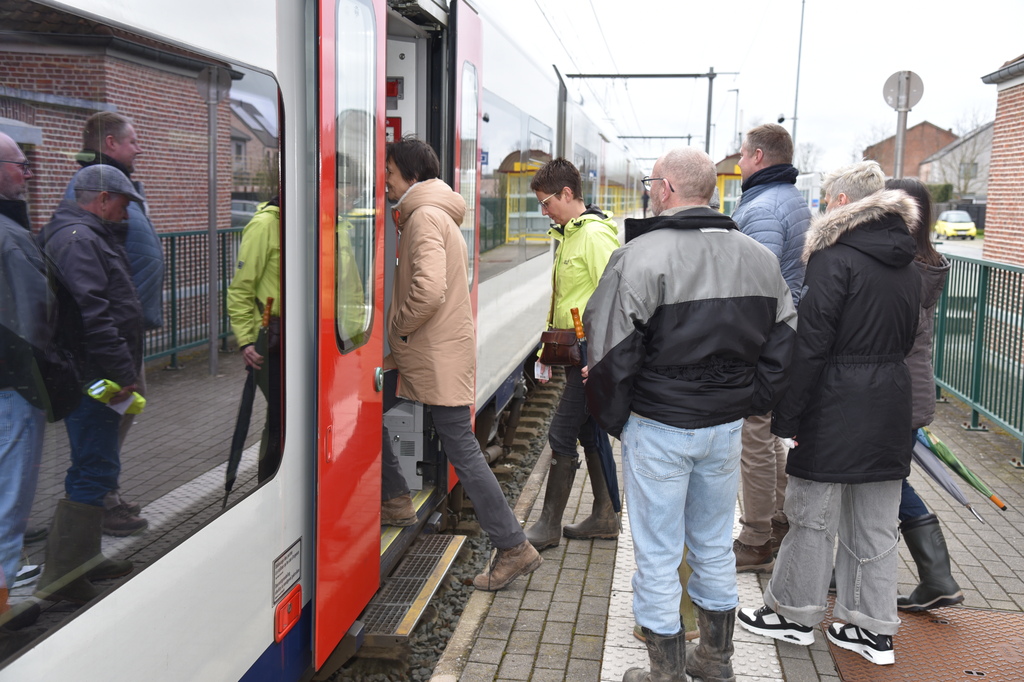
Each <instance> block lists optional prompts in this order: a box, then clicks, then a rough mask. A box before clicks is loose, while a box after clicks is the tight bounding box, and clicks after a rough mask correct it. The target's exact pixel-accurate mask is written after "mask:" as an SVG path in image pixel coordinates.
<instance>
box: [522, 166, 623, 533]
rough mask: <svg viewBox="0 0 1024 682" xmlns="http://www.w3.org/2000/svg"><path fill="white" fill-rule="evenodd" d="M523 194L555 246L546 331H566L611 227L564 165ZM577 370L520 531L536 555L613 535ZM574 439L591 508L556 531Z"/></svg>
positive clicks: (600, 265)
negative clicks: (537, 504)
mask: <svg viewBox="0 0 1024 682" xmlns="http://www.w3.org/2000/svg"><path fill="white" fill-rule="evenodd" d="M530 189H532V190H533V191H534V193H535V194H536V195H537V202H538V203H539V204H540V211H541V213H543V214H544V215H546V216H548V217H549V218H550V219H551V221H552V222H553V223H555V225H554V227H552V228H551V230H550V231H549V232H548V235H550V236H551V238H552V239H554V240H555V241H556V243H557V244H558V246H557V248H556V249H555V262H554V265H553V266H552V269H553V272H552V273H551V286H552V292H551V307H550V309H549V310H548V328H549V329H572V328H573V320H572V315H571V313H570V312H569V311H570V310H572V309H573V308H578V309H579V312H580V315H582V314H583V313H584V311H585V310H586V307H587V301H588V300H590V295H591V294H592V293H594V289H596V288H597V282H598V281H599V280H600V279H601V275H602V274H603V273H604V267H605V265H607V264H608V258H609V257H611V255H612V252H613V251H614V250H615V249H617V248H619V228H618V226H616V225H615V223H613V222H612V221H611V219H610V217H609V216H608V215H606V214H605V213H603V212H601V209H599V208H598V207H597V206H587V204H586V202H584V200H583V180H582V178H581V177H580V172H579V171H578V170H577V169H576V166H574V165H572V164H571V163H570V162H569V161H567V160H566V159H561V158H559V159H554V160H552V161H549V162H547V163H546V164H544V165H543V166H541V168H540V169H539V170H538V171H537V174H536V175H535V176H534V177H533V180H532V181H531V182H530ZM537 364H538V365H539V366H540V367H541V370H542V371H541V375H543V367H544V366H543V365H541V363H540V360H537ZM581 370H582V368H581V367H577V366H572V365H567V366H566V367H565V388H564V389H563V390H562V397H561V400H559V402H558V407H557V408H556V409H555V415H554V417H552V418H551V426H550V428H549V429H548V443H549V444H550V446H551V467H550V469H549V471H548V481H547V487H546V489H545V491H544V506H543V508H542V511H541V515H540V518H539V519H538V520H537V521H536V523H534V524H533V525H532V526H531V527H530V528H528V529H527V530H526V537H527V539H528V540H529V541H530V543H531V544H532V545H533V546H534V547H536V548H537V549H539V550H540V549H546V548H548V547H556V546H558V544H559V542H561V539H562V535H565V537H567V538H577V539H581V538H616V537H618V535H619V517H618V515H617V514H616V513H615V508H614V506H613V505H612V499H611V496H610V495H609V494H608V484H607V482H606V481H605V478H604V473H603V470H602V469H601V455H600V452H599V450H598V440H597V439H598V438H604V439H605V440H607V438H608V436H607V435H606V434H604V433H600V434H599V433H597V430H596V429H595V428H594V424H593V422H592V421H591V420H590V413H589V411H588V410H587V401H586V397H585V396H584V394H583V376H582V374H581ZM577 441H579V442H580V443H582V444H583V453H584V456H585V457H586V459H587V473H588V474H589V475H590V486H591V489H592V490H593V493H594V505H593V507H592V508H591V513H590V516H588V517H587V518H586V519H584V520H583V521H582V522H580V523H576V524H570V525H567V526H565V527H564V528H563V527H562V513H563V512H564V511H565V506H566V504H567V503H568V500H569V493H570V492H571V491H572V484H573V481H574V480H575V478H576V470H577V469H579V468H580V459H579V454H578V451H577V449H576V442H577Z"/></svg>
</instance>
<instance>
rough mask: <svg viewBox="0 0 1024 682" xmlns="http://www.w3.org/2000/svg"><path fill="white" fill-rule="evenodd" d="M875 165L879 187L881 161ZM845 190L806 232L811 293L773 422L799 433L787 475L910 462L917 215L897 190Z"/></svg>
mask: <svg viewBox="0 0 1024 682" xmlns="http://www.w3.org/2000/svg"><path fill="white" fill-rule="evenodd" d="M859 165H861V164H858V166H859ZM875 165H876V166H877V164H875ZM878 174H879V185H880V186H881V183H882V182H883V181H884V180H882V179H881V177H880V176H881V169H879V171H878ZM826 196H828V194H827V193H826ZM847 196H848V195H847V194H846V193H845V192H833V193H832V194H831V196H828V198H829V199H830V200H831V202H830V203H829V206H828V209H829V210H828V211H827V212H826V213H822V214H819V215H818V216H816V217H815V219H814V220H813V221H812V223H811V227H810V229H809V230H808V232H807V240H806V243H805V245H804V261H805V262H806V263H807V272H808V275H811V274H813V277H810V276H807V277H806V278H805V280H804V292H803V294H802V295H807V296H810V297H811V298H810V300H808V301H807V302H806V303H805V302H804V301H803V300H801V303H800V307H799V310H798V314H799V316H800V317H799V320H800V321H799V324H798V327H797V337H798V338H797V349H796V357H795V358H794V359H795V362H794V365H793V367H794V370H793V378H792V384H791V387H790V390H789V392H788V393H787V394H786V396H785V397H784V398H783V399H782V402H781V403H780V404H779V406H778V407H777V408H776V410H775V412H776V417H775V423H774V424H773V429H772V430H773V431H774V432H775V433H777V434H779V435H781V436H783V437H793V436H796V437H797V441H798V443H799V447H797V448H795V449H794V450H793V451H792V452H790V453H789V460H788V466H787V471H788V472H789V473H790V474H791V475H795V476H800V477H802V478H807V479H810V480H817V481H836V482H843V483H847V482H848V483H860V482H865V481H886V480H896V479H900V478H903V477H904V476H906V475H907V474H908V473H909V471H910V452H911V448H912V443H913V441H912V440H911V433H910V422H911V385H910V375H909V371H908V370H907V367H906V364H905V363H904V358H905V357H906V355H907V354H908V353H909V352H910V349H911V348H912V347H913V345H914V332H915V330H916V328H917V311H918V308H919V305H920V304H919V301H920V276H919V275H918V273H917V272H916V270H915V268H914V267H913V266H912V263H913V261H914V254H915V252H916V245H915V242H914V238H913V237H912V236H911V234H910V231H909V228H908V225H911V226H915V225H916V224H917V216H918V208H917V203H916V202H915V201H914V200H913V199H912V198H911V197H910V196H909V195H907V194H906V193H904V192H902V191H898V190H882V191H877V192H874V193H873V194H869V195H868V196H866V197H864V198H862V199H859V200H856V201H850V200H849V199H847V198H846V197H847ZM840 202H843V203H840ZM851 444H856V452H857V456H856V457H855V458H851V457H850V455H849V448H850V446H851Z"/></svg>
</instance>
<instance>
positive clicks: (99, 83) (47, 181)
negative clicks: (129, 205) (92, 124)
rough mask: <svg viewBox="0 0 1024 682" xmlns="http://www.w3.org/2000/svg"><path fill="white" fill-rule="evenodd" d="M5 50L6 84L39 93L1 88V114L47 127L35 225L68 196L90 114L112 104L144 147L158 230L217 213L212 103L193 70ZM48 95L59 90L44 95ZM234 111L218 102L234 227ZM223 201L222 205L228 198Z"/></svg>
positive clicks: (195, 224) (109, 57)
mask: <svg viewBox="0 0 1024 682" xmlns="http://www.w3.org/2000/svg"><path fill="white" fill-rule="evenodd" d="M47 49H48V48H47V47H45V46H43V47H39V48H37V49H36V50H33V51H32V52H27V51H17V52H16V51H9V52H8V51H2V50H0V72H3V73H4V77H5V80H4V85H5V86H7V87H8V88H10V89H12V90H16V91H20V92H24V93H31V94H32V95H33V96H35V99H33V100H31V101H26V100H25V99H18V98H17V97H13V96H6V97H5V96H0V116H4V117H7V118H14V119H16V120H19V121H23V122H25V123H29V124H31V125H34V126H37V127H38V128H40V129H42V134H43V142H42V144H41V145H39V146H38V147H34V148H29V149H26V150H25V151H26V156H27V157H28V159H29V161H30V162H31V163H32V165H33V171H34V173H35V177H34V178H33V180H32V181H31V182H30V183H29V206H30V210H31V219H32V224H33V227H34V228H35V229H39V228H40V227H42V226H43V225H44V224H45V223H46V222H47V221H48V220H49V218H50V215H51V214H52V213H53V210H54V209H55V208H56V207H57V204H58V203H59V202H60V200H61V199H62V198H63V196H64V191H65V189H66V187H67V184H68V182H69V180H70V179H71V176H72V175H74V173H75V172H76V171H77V170H78V168H79V167H80V166H79V165H78V163H77V162H76V161H75V155H76V154H77V153H78V152H79V151H80V150H81V148H82V127H83V125H84V123H85V120H86V119H87V118H88V117H89V116H90V115H92V114H94V113H96V111H98V110H100V109H101V108H102V106H104V105H108V106H109V107H110V108H112V109H113V110H116V111H117V112H118V113H121V114H124V115H125V116H128V117H129V118H131V119H132V120H133V121H134V124H135V130H136V134H137V135H138V138H139V143H140V144H141V146H142V150H143V151H142V154H141V155H140V156H139V157H138V158H137V159H136V162H135V172H134V173H133V175H132V179H133V180H137V181H140V182H142V183H143V185H144V187H145V192H146V199H147V201H148V204H149V211H150V217H151V218H152V220H153V224H154V225H155V226H156V228H157V230H158V231H159V232H161V233H163V232H176V231H183V230H201V229H206V226H207V220H208V217H207V216H208V203H209V202H208V200H207V196H208V192H207V186H208V160H207V159H208V140H209V133H208V122H207V105H206V103H205V102H204V101H202V100H201V99H200V97H199V94H198V92H197V91H196V86H195V77H194V75H193V74H183V73H182V71H181V70H180V69H177V70H174V71H171V70H165V69H160V68H156V67H154V66H151V65H143V64H140V63H137V62H135V61H129V60H126V59H121V58H119V57H117V56H114V55H113V54H103V53H96V52H94V51H93V52H90V53H88V54H74V53H69V51H68V50H67V49H61V50H59V51H58V50H55V52H58V53H56V54H47V53H46V51H47ZM45 96H54V97H55V98H57V99H54V98H50V101H44V100H45V99H46V97H45ZM230 133H231V113H230V107H229V103H228V101H227V100H226V99H225V100H224V101H223V102H221V104H220V105H219V106H218V127H217V136H218V138H217V180H218V182H217V186H218V187H217V206H218V211H217V213H218V216H217V218H218V220H217V224H218V227H220V228H226V227H230V224H231V215H230V202H231V170H232V169H231V148H230ZM221 207H223V208H221Z"/></svg>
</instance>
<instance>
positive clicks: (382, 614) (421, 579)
mask: <svg viewBox="0 0 1024 682" xmlns="http://www.w3.org/2000/svg"><path fill="white" fill-rule="evenodd" d="M465 541H466V538H465V537H464V536H462V535H426V536H423V537H422V538H420V539H419V540H417V541H416V542H415V543H414V544H413V545H412V546H411V547H410V548H409V551H408V552H407V553H406V555H405V558H403V559H402V562H401V563H400V564H398V568H396V569H395V572H394V573H392V574H391V575H390V576H388V578H387V579H385V581H384V584H383V585H382V586H381V589H380V591H378V592H377V596H375V597H374V598H373V600H372V601H370V603H369V605H368V606H367V607H366V610H365V611H364V612H363V616H362V621H363V624H364V626H365V630H364V632H365V639H364V640H363V646H371V647H388V646H394V645H396V644H401V643H402V642H404V641H405V640H406V639H407V638H408V637H409V636H410V635H412V631H413V629H415V627H416V623H418V622H419V620H420V617H421V616H422V615H423V612H424V610H426V608H427V605H428V604H430V600H431V599H432V598H433V596H434V593H435V592H437V588H438V587H439V586H440V585H441V581H442V580H443V579H444V577H445V575H447V574H448V570H449V569H450V568H451V565H452V564H453V563H454V562H455V558H456V557H457V556H458V554H459V550H461V549H462V545H463V543H464V542H465Z"/></svg>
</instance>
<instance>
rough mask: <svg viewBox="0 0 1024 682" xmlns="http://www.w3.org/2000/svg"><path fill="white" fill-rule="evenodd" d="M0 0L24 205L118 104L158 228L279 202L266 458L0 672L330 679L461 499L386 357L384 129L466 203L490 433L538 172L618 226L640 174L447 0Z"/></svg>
mask: <svg viewBox="0 0 1024 682" xmlns="http://www.w3.org/2000/svg"><path fill="white" fill-rule="evenodd" d="M0 12H2V15H3V17H4V20H3V22H2V23H3V24H4V25H3V27H2V28H0V31H2V35H3V39H2V40H0V73H2V74H3V79H2V80H3V83H2V85H3V86H4V87H3V89H2V90H0V117H3V118H2V119H0V120H2V121H8V122H9V121H15V122H16V123H17V124H18V125H21V124H24V126H25V131H27V132H24V136H23V139H22V140H21V141H22V143H23V144H22V146H23V149H25V150H26V153H27V155H28V157H29V159H30V161H31V162H32V163H33V168H34V170H36V175H37V179H38V180H37V183H36V184H35V185H33V190H32V191H33V192H34V194H33V196H32V203H33V205H34V206H36V205H38V206H42V205H43V204H45V203H46V202H45V201H42V200H41V199H43V198H46V197H48V196H49V194H56V193H60V192H62V191H63V186H64V185H65V184H66V181H67V180H66V179H67V177H68V176H70V174H71V173H72V172H73V170H74V168H75V166H74V164H73V156H74V153H75V152H76V151H78V149H79V140H80V138H79V135H80V130H81V123H82V121H84V119H85V117H86V116H87V115H88V114H90V113H92V112H94V111H97V110H103V109H108V110H116V111H119V112H121V113H124V114H126V115H128V116H129V117H131V118H132V119H133V120H134V121H135V125H136V129H137V132H138V133H139V137H140V140H141V143H142V144H143V147H144V150H145V154H146V155H145V156H144V157H142V159H141V161H140V163H139V165H140V167H141V170H139V171H138V173H137V176H138V177H139V178H141V179H143V180H145V182H146V191H147V197H148V200H149V203H150V210H151V214H152V216H153V218H154V223H155V224H157V226H158V227H159V228H160V229H161V230H168V229H170V230H179V231H182V230H188V229H193V230H201V229H205V228H206V225H207V224H208V223H209V222H210V221H211V219H210V214H211V213H212V214H213V215H214V217H213V219H212V220H213V222H214V223H215V224H216V225H217V226H218V227H221V228H227V227H229V225H230V224H231V217H232V216H231V210H230V209H231V208H233V206H232V204H231V200H232V199H235V200H237V201H238V202H239V203H242V202H244V201H251V200H255V199H261V198H267V196H269V195H270V194H272V193H273V192H274V191H275V190H277V191H279V192H280V196H281V209H282V226H281V252H282V299H283V311H284V315H283V318H282V319H283V324H282V330H283V331H282V334H283V345H282V347H283V356H282V366H283V370H282V396H281V401H282V406H283V424H284V428H283V456H282V459H281V463H280V466H279V467H278V469H277V471H276V473H275V474H274V475H273V476H272V477H270V478H269V479H268V480H266V481H263V482H261V483H260V484H259V485H258V486H257V485H251V486H249V487H248V488H245V489H243V490H241V491H240V492H238V493H237V494H236V496H235V497H234V498H232V504H231V505H230V506H228V508H227V509H226V510H224V511H223V512H221V513H217V514H212V515H211V518H210V519H209V520H208V521H206V522H204V523H203V524H202V525H200V526H199V527H198V528H197V529H195V530H194V531H189V532H186V533H184V534H182V535H180V537H179V536H175V540H174V541H173V542H172V543H171V546H170V547H169V548H168V549H165V550H162V551H161V552H160V553H159V556H158V557H156V558H154V560H152V561H151V562H147V565H146V566H145V568H144V569H143V570H140V571H137V572H136V574H134V575H133V576H131V577H130V578H129V579H127V580H125V581H124V582H123V583H121V584H119V585H118V586H117V587H116V588H115V589H111V590H108V591H107V592H106V593H105V594H104V595H103V596H102V597H101V598H99V599H97V600H95V601H94V602H93V603H90V604H89V605H87V606H86V607H83V608H81V609H79V610H78V611H76V612H74V615H73V617H68V618H67V619H66V621H65V622H62V623H61V624H59V625H58V626H56V627H54V628H51V630H50V631H49V632H48V634H47V635H46V636H45V637H42V638H40V639H39V640H38V641H36V642H34V643H33V644H32V645H31V646H30V647H28V648H26V649H24V650H23V651H21V652H19V653H18V654H17V655H15V656H13V657H12V658H10V659H8V660H7V661H6V662H3V663H0V666H3V667H0V680H19V681H21V680H110V681H117V680H124V681H127V680H131V681H133V682H135V681H137V680H140V679H146V680H149V681H151V682H157V681H158V680H166V681H168V682H181V681H182V680H211V681H213V680H216V681H223V680H275V681H276V680H299V679H310V678H313V677H314V676H317V677H319V676H323V675H325V674H326V673H329V672H330V671H331V670H333V669H334V668H336V667H337V666H338V665H339V664H340V663H341V662H343V661H344V660H345V659H346V658H348V657H349V656H350V655H351V654H352V653H353V652H354V651H356V650H357V649H358V647H359V646H360V644H361V643H362V642H363V641H366V640H368V639H369V637H371V636H372V635H371V633H370V632H369V629H368V628H369V625H368V622H369V621H370V620H371V619H372V618H371V616H370V615H369V613H368V612H369V609H368V605H370V603H371V600H372V599H373V598H374V596H375V595H376V594H378V592H379V590H380V589H381V586H382V584H385V582H386V580H387V579H388V577H389V576H390V575H391V573H392V570H393V569H394V568H395V567H396V566H397V565H399V563H400V562H401V560H402V558H403V557H404V556H406V554H407V552H408V548H409V547H410V546H411V545H412V544H413V542H414V540H416V539H417V537H421V536H423V535H424V533H429V532H434V533H437V532H438V531H443V530H444V529H445V528H446V527H448V526H449V525H450V521H451V518H452V514H453V513H454V511H457V507H458V505H457V504H455V503H454V502H453V500H452V499H451V498H452V495H451V494H450V493H451V491H452V490H453V488H454V486H455V485H456V480H455V478H454V475H453V474H452V473H451V471H450V467H449V466H447V464H446V462H445V460H444V453H443V452H440V451H439V449H438V448H437V447H436V445H435V444H434V441H435V440H436V439H434V438H432V437H431V434H430V432H429V425H426V426H425V425H424V423H423V422H424V417H423V415H422V414H421V413H420V412H419V411H417V409H416V406H413V405H404V404H402V403H401V401H397V400H396V399H395V398H394V394H393V391H394V387H393V382H392V381H389V380H387V375H386V374H385V373H383V372H382V371H381V369H380V367H381V364H382V359H383V357H384V355H385V353H386V348H385V342H384V334H383V333H382V331H383V329H382V326H383V320H384V310H385V306H386V302H387V301H388V300H389V297H390V275H391V270H392V269H393V267H394V254H395V253H396V243H395V240H396V235H395V229H394V224H393V222H392V219H391V215H390V211H389V209H388V204H387V202H386V198H385V192H384V151H385V143H386V140H388V139H392V138H393V137H397V136H401V135H407V134H410V133H413V134H416V135H417V136H419V137H420V138H422V139H425V140H427V141H428V142H430V143H431V144H432V145H433V146H434V147H435V149H437V150H438V151H439V156H440V158H441V161H442V169H443V170H442V175H443V178H444V179H445V180H446V181H447V182H449V183H450V184H451V185H452V187H453V188H454V189H455V190H456V191H458V192H460V193H462V195H463V196H464V197H465V198H466V202H467V205H468V206H469V207H470V210H469V212H468V216H467V219H466V221H465V224H464V225H463V226H462V229H463V233H464V235H465V237H466V240H467V243H468V244H469V246H470V248H469V254H470V255H469V257H470V260H471V262H470V273H471V286H472V291H473V300H474V304H475V306H476V315H477V321H478V334H477V344H478V361H477V363H478V364H477V367H478V372H477V390H476V395H477V401H476V415H477V417H476V423H477V431H478V435H479V438H480V440H481V441H482V442H483V443H485V444H491V443H493V442H494V441H495V439H496V438H497V437H499V436H500V435H501V433H500V432H501V429H499V425H500V424H503V423H506V422H507V417H506V418H505V420H504V421H503V419H502V414H503V413H507V412H508V411H509V409H510V408H512V409H513V410H514V408H515V407H516V406H517V394H521V383H522V375H523V366H524V363H525V362H528V359H529V357H530V355H531V354H532V352H533V351H534V350H535V348H536V345H537V342H538V338H539V335H540V332H541V330H542V328H543V326H544V324H545V319H546V314H547V306H548V302H549V300H550V268H551V243H550V239H549V238H548V237H547V234H546V233H547V229H548V227H549V223H548V220H547V219H546V218H545V217H543V216H542V215H541V213H540V210H539V207H538V205H537V201H536V198H535V196H534V195H533V193H532V192H531V191H530V190H529V182H530V179H531V177H532V175H533V173H534V172H535V170H536V169H537V168H538V167H539V166H540V165H541V164H543V163H544V162H545V161H547V160H549V159H550V158H553V157H554V156H560V155H561V156H565V157H567V158H569V159H570V160H573V161H574V162H575V163H576V164H577V165H578V166H579V167H580V168H581V170H582V171H583V176H584V181H585V192H586V194H587V197H586V198H587V200H588V201H590V202H594V203H597V204H599V205H601V206H602V207H603V208H605V209H608V210H611V211H612V212H614V213H615V214H618V215H623V214H628V213H631V212H633V211H634V210H636V209H637V208H638V206H639V203H640V202H639V192H640V191H641V190H640V188H639V183H638V178H639V168H638V167H637V166H636V164H635V163H634V162H632V161H630V160H629V159H628V158H627V155H626V152H625V151H624V150H623V149H622V148H621V147H620V146H618V145H617V144H615V142H614V141H613V140H612V138H611V137H610V136H608V135H606V134H602V132H601V129H600V127H599V126H598V125H597V124H596V123H594V121H595V120H597V117H596V116H591V115H588V112H586V111H584V109H583V108H582V107H581V106H580V105H579V104H578V103H577V101H576V100H574V98H573V97H571V96H570V95H569V93H568V91H567V89H566V87H565V85H564V83H562V82H561V80H560V78H559V76H558V74H557V73H556V72H555V70H554V69H552V68H550V67H548V68H541V67H538V66H537V65H535V64H534V63H533V62H532V61H530V59H529V58H528V57H527V53H528V52H529V51H530V48H529V37H528V36H520V37H518V38H512V37H509V36H507V35H505V34H504V33H502V31H501V30H500V28H499V27H496V26H493V25H491V24H490V23H489V22H488V21H487V19H486V17H485V16H482V15H481V14H480V12H479V11H478V9H477V8H475V7H474V6H473V5H472V4H471V3H470V2H467V1H466V0H451V1H450V2H444V1H443V0H288V1H284V0H217V1H215V2H211V1H210V0H147V1H146V2H138V1H133V0H66V1H62V2H53V1H50V0H38V1H36V0H33V1H29V0H0ZM211 116H213V121H214V123H213V124H212V125H211V124H210V120H211ZM11 125H14V124H11ZM211 169H216V173H211ZM211 175H214V176H215V177H216V182H214V183H211ZM51 178H52V180H51ZM61 178H62V179H61ZM48 193H49V194H48ZM207 199H209V201H208V200H207ZM208 205H209V206H212V207H215V210H213V211H210V210H209V209H208ZM48 210H52V206H51V207H49V208H48V209H46V211H48ZM47 217H48V213H46V212H44V209H43V208H41V207H40V208H37V209H34V213H33V220H34V222H36V223H37V224H41V223H42V222H44V221H45V219H46V218H47ZM343 230H344V231H345V236H346V237H347V239H343V238H341V237H339V234H340V233H341V231H343ZM204 267H205V265H204ZM353 282H355V283H353ZM168 286H171V285H170V284H169V285H168ZM173 286H176V287H178V288H179V289H182V290H184V289H187V288H189V286H190V285H188V284H187V283H182V282H177V283H176V284H174V285H173ZM192 288H193V289H195V290H201V289H202V287H201V286H199V285H196V286H193V287H192ZM152 407H153V409H152V412H151V414H150V415H148V416H147V418H148V419H152V420H158V419H161V415H160V409H159V405H157V404H155V403H154V405H153V406H152ZM228 411H230V410H228ZM385 412H387V413H388V414H389V415H390V417H389V419H391V420H392V421H391V422H390V423H389V428H390V429H391V431H392V435H393V436H395V438H396V440H395V446H396V448H398V449H399V451H400V453H399V454H400V455H402V461H403V462H409V463H410V464H409V465H407V469H406V473H407V478H410V479H411V480H410V483H414V485H413V487H414V488H416V489H417V490H418V492H417V494H416V500H417V504H418V506H419V509H420V519H421V521H420V524H418V526H416V527H413V528H409V529H402V530H401V532H400V529H387V528H386V529H381V528H380V525H379V523H380V506H379V497H380V475H381V472H380V451H381V429H382V424H383V422H384V419H385V417H384V415H385ZM175 418H176V419H178V420H179V421H180V416H176V417H175ZM179 427H180V428H185V429H188V428H189V425H188V424H187V423H185V424H180V423H179ZM499 445H500V444H499ZM407 447H408V449H409V451H408V452H406V450H405V449H406V448H407ZM491 447H492V448H494V447H496V446H495V445H491ZM136 449H138V448H137V447H136ZM165 454H168V456H169V453H165ZM187 454H188V453H187V452H182V453H177V455H178V456H181V457H182V459H185V458H186V457H187ZM225 454H226V453H225ZM0 475H2V472H0ZM197 480H198V479H197ZM218 485H219V483H218ZM455 497H456V498H457V495H456V496H455ZM150 532H151V533H152V532H155V531H150ZM399 620H401V618H399ZM399 634H400V633H399ZM396 636H399V635H396Z"/></svg>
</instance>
